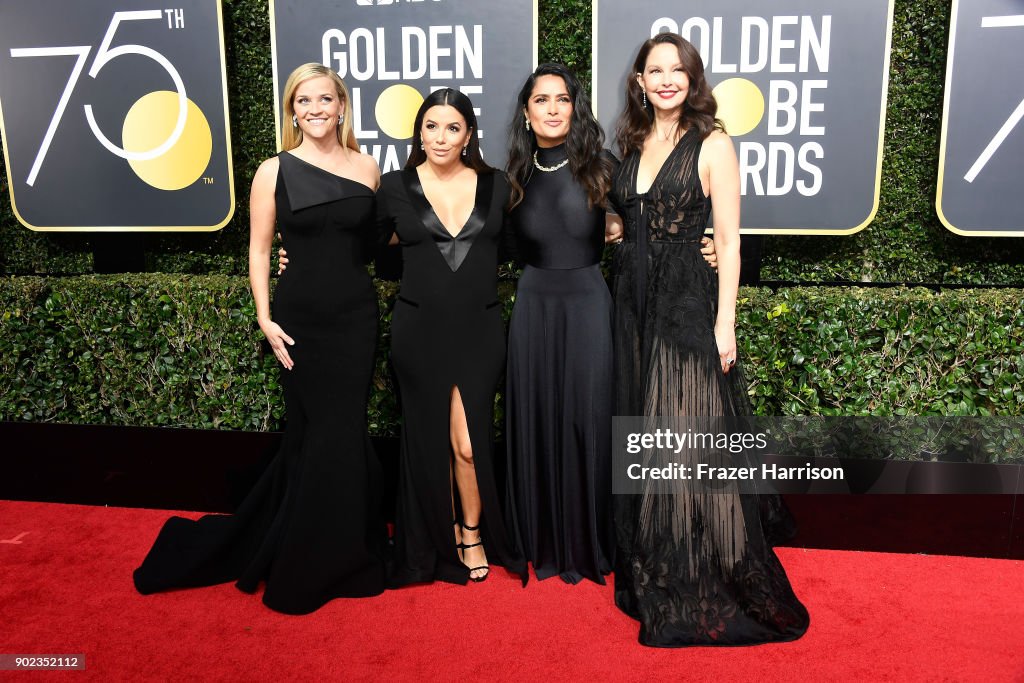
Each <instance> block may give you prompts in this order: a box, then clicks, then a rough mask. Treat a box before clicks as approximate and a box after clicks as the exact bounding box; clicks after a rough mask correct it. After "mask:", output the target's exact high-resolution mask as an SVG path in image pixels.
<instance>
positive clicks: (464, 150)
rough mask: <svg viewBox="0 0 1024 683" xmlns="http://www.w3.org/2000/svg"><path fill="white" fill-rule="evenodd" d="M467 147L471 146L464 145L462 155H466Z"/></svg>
mask: <svg viewBox="0 0 1024 683" xmlns="http://www.w3.org/2000/svg"><path fill="white" fill-rule="evenodd" d="M466 147H469V145H465V146H464V147H463V148H462V156H466Z"/></svg>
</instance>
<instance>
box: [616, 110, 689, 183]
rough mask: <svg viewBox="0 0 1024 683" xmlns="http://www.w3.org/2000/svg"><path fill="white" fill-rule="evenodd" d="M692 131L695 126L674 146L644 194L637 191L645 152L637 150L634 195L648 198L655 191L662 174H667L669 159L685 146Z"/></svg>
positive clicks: (685, 132)
mask: <svg viewBox="0 0 1024 683" xmlns="http://www.w3.org/2000/svg"><path fill="white" fill-rule="evenodd" d="M692 130H695V129H694V127H693V126H690V127H689V128H687V129H686V130H685V131H683V134H682V135H680V136H679V139H678V140H676V144H675V145H673V146H672V150H671V151H670V152H669V153H668V154H667V155H666V156H665V160H664V161H662V162H661V166H659V167H658V172H657V173H655V174H654V179H653V180H652V181H651V184H650V185H648V186H647V189H646V190H644V191H643V192H640V191H639V190H638V189H637V187H638V186H637V183H638V182H639V181H640V157H642V156H643V153H644V151H643V148H642V147H641V148H640V149H638V150H637V153H636V166H635V167H634V168H633V182H632V187H631V188H630V189H632V190H633V194H635V195H636V196H637V197H646V196H647V195H648V194H649V193H650V191H651V190H653V189H654V186H655V185H657V184H658V181H659V180H661V174H662V173H664V172H665V167H666V166H668V162H669V159H671V158H672V155H673V154H675V153H676V152H677V151H678V150H679V148H680V147H681V146H682V144H683V140H685V139H686V136H687V135H689V134H690V131H692Z"/></svg>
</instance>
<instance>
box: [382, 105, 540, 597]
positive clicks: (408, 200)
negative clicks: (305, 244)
mask: <svg viewBox="0 0 1024 683" xmlns="http://www.w3.org/2000/svg"><path fill="white" fill-rule="evenodd" d="M414 130H415V137H414V139H413V154H412V155H411V156H410V159H409V163H408V164H407V165H406V168H405V169H404V170H402V171H394V172H392V173H388V174H386V175H385V176H384V177H383V178H382V181H381V188H380V191H379V192H378V194H377V202H378V215H379V216H380V223H381V230H382V231H383V232H384V233H385V234H387V233H389V232H391V231H394V234H395V236H396V237H397V240H398V243H399V244H400V245H401V249H402V261H403V272H402V282H401V290H400V292H399V294H398V299H397V301H396V303H395V309H394V313H393V315H392V319H391V354H392V362H393V365H394V369H395V374H396V377H397V379H398V388H399V396H400V399H401V405H402V420H403V424H402V436H401V461H400V467H399V480H398V494H397V498H398V508H397V511H396V517H395V557H394V562H393V565H392V567H391V574H390V577H389V582H390V584H391V585H396V586H400V585H405V584H409V583H417V582H426V581H433V580H442V581H448V582H452V583H466V581H467V580H474V581H482V580H484V579H485V578H486V577H487V573H488V562H489V561H491V562H495V563H497V564H500V565H502V566H504V567H506V568H507V569H509V570H511V571H513V572H516V573H518V574H520V575H523V576H525V563H524V562H523V560H522V558H521V557H520V556H519V555H518V553H517V552H516V550H515V546H514V542H513V539H512V535H511V533H510V529H509V526H508V525H507V524H506V522H505V519H504V517H503V509H502V502H503V496H502V495H500V494H499V491H498V486H497V483H496V473H495V462H494V452H493V441H494V434H493V420H494V397H495V393H496V389H497V385H498V381H499V379H500V378H501V374H502V372H503V370H504V367H505V329H504V325H503V323H502V319H501V308H500V302H499V301H498V294H497V265H498V261H499V248H500V247H502V245H503V239H504V238H505V237H506V236H507V233H506V232H505V230H504V224H505V220H504V209H505V205H506V203H507V201H508V196H509V188H508V183H507V181H506V179H505V177H504V175H502V174H501V173H500V172H497V171H494V170H493V169H491V168H490V167H488V166H487V165H486V164H484V162H483V159H482V158H481V157H480V152H479V143H478V142H477V137H476V118H475V116H474V115H473V110H472V104H471V103H470V101H469V98H468V97H466V96H465V95H463V94H462V93H459V92H458V91H454V90H449V89H445V90H439V91H436V92H435V93H433V94H432V95H431V96H429V97H428V98H427V99H426V101H425V102H424V104H423V106H422V107H421V108H420V110H419V112H418V114H417V117H416V123H415V127H414ZM431 193H434V194H432V195H431ZM428 195H431V198H430V199H428ZM458 198H461V200H462V201H459V200H458ZM431 200H433V202H434V204H432V203H431ZM449 201H450V202H451V203H450V204H448V203H447V202H449ZM470 206H471V207H472V209H471V211H470V212H469V215H468V218H466V217H465V216H450V215H449V214H450V213H451V212H452V211H456V212H457V210H458V208H459V207H464V208H465V209H466V210H468V209H469V207H470ZM441 216H446V217H448V219H449V220H448V221H447V224H446V222H445V221H442V219H441ZM463 219H464V220H463ZM458 223H462V225H461V227H460V226H459V225H458ZM484 549H486V554H485V552H484Z"/></svg>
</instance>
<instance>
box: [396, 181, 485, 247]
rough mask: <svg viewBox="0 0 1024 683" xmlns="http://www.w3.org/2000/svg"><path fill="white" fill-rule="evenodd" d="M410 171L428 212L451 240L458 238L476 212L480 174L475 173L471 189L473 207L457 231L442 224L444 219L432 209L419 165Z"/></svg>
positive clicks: (478, 200)
mask: <svg viewBox="0 0 1024 683" xmlns="http://www.w3.org/2000/svg"><path fill="white" fill-rule="evenodd" d="M412 172H413V173H415V174H416V184H417V185H418V186H419V190H420V194H422V195H423V199H424V200H426V202H427V205H428V206H430V212H431V213H433V214H434V218H436V219H437V222H438V223H440V224H441V227H442V228H443V229H444V231H445V232H446V233H448V235H449V237H451V238H452V239H453V240H457V239H459V235H461V234H462V233H463V232H464V231H465V230H466V226H467V225H469V222H470V221H471V220H473V214H474V213H476V206H477V204H478V203H479V202H480V193H479V190H480V174H479V173H478V174H476V187H475V188H474V189H473V208H472V209H471V210H470V212H469V215H468V216H466V221H465V222H464V223H463V224H462V226H461V227H460V228H459V231H458V232H452V231H451V230H449V229H448V226H447V225H445V224H444V221H443V220H441V217H440V216H439V215H438V214H437V210H436V209H434V205H433V204H431V203H430V200H429V199H427V192H426V190H424V189H423V179H422V178H421V177H420V171H419V167H416V168H414V169H412Z"/></svg>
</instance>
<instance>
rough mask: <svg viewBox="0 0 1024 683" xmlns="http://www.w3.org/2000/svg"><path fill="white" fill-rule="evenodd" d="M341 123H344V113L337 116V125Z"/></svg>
mask: <svg viewBox="0 0 1024 683" xmlns="http://www.w3.org/2000/svg"><path fill="white" fill-rule="evenodd" d="M343 123H345V115H344V114H342V115H341V116H339V117H338V125H339V126H340V125H341V124H343Z"/></svg>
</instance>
